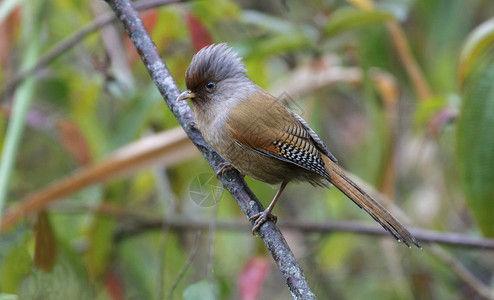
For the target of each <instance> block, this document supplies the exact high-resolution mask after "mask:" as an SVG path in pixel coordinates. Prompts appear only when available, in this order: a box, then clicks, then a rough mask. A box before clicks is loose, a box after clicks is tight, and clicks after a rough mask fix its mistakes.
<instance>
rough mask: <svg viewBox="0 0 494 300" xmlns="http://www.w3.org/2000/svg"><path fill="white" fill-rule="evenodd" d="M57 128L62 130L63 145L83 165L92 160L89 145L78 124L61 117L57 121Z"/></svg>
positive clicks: (61, 139)
mask: <svg viewBox="0 0 494 300" xmlns="http://www.w3.org/2000/svg"><path fill="white" fill-rule="evenodd" d="M57 128H58V131H59V132H60V141H61V143H62V146H63V147H64V148H65V149H66V150H67V151H69V153H70V154H71V155H72V156H73V157H74V158H75V159H76V160H77V162H78V163H79V164H80V165H81V166H84V165H87V164H89V163H90V162H91V152H90V149H89V145H88V144H87V141H86V138H85V137H84V135H83V134H82V132H81V131H80V130H79V128H78V127H77V125H75V124H74V123H71V122H70V121H68V120H64V119H60V120H58V122H57Z"/></svg>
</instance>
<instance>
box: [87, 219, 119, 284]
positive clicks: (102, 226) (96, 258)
mask: <svg viewBox="0 0 494 300" xmlns="http://www.w3.org/2000/svg"><path fill="white" fill-rule="evenodd" d="M114 229H115V221H114V220H113V219H111V218H108V217H97V218H96V219H95V222H94V224H93V226H92V228H91V229H90V232H89V242H90V246H89V249H88V251H87V252H86V263H87V268H88V271H89V274H90V275H91V276H92V278H99V277H100V276H101V275H103V273H104V272H105V271H106V268H107V266H108V264H109V257H110V253H111V251H112V245H113V244H112V243H113V232H114Z"/></svg>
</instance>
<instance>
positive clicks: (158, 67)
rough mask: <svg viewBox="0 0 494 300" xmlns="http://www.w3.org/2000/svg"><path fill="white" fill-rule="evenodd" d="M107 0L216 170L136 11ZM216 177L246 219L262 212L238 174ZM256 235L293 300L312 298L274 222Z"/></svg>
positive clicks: (124, 2) (214, 157) (125, 2)
mask: <svg viewBox="0 0 494 300" xmlns="http://www.w3.org/2000/svg"><path fill="white" fill-rule="evenodd" d="M107 2H108V3H109V4H110V6H111V8H112V9H113V10H114V12H115V14H116V15H117V17H118V18H119V20H120V21H121V22H122V24H123V26H124V28H125V31H126V32H127V34H128V35H129V37H130V40H131V41H132V43H133V44H134V46H135V47H136V49H137V52H138V53H139V55H140V57H141V59H142V61H143V63H144V65H145V66H146V69H147V70H148V72H149V75H151V78H152V79H153V81H154V83H155V84H156V86H157V87H158V90H159V91H160V93H161V95H162V96H163V98H164V99H165V102H166V104H167V106H168V107H169V108H170V109H171V111H172V112H173V114H174V116H175V118H176V119H177V121H178V122H179V123H180V125H181V126H182V127H183V128H184V130H185V132H186V133H187V135H188V136H189V138H190V139H191V140H192V142H193V143H194V144H195V145H196V147H197V148H198V149H199V151H200V152H201V154H202V155H203V156H204V158H206V160H207V161H208V163H209V164H210V165H211V167H212V168H213V169H214V170H215V172H216V173H217V172H218V170H219V168H218V166H219V164H220V163H222V162H224V160H223V159H222V158H221V157H220V156H219V155H218V154H217V153H216V152H215V151H214V150H213V149H211V148H210V147H209V145H207V143H206V142H205V141H204V139H203V137H202V135H201V133H200V132H199V130H197V128H195V127H194V126H193V124H194V116H193V113H192V110H191V109H190V107H189V106H188V105H187V103H185V102H182V103H177V102H175V99H176V98H177V97H178V95H179V89H178V87H177V85H176V83H175V81H174V80H173V78H172V76H171V75H170V72H169V71H168V69H167V67H166V65H165V64H164V63H163V62H162V61H161V59H160V56H159V53H158V50H157V49H156V46H155V45H154V43H153V41H152V40H151V37H150V36H149V34H148V32H147V31H146V29H145V28H144V25H143V23H142V20H141V19H140V18H139V14H138V12H137V11H136V10H135V9H134V8H133V7H132V3H131V1H130V0H108V1H107ZM220 179H221V182H222V183H223V186H224V187H225V189H226V190H227V191H229V192H230V194H232V196H233V198H234V199H235V201H236V202H237V203H238V205H239V206H240V208H241V209H242V211H243V212H244V213H245V215H246V216H247V217H248V218H249V217H251V216H253V215H255V214H257V213H259V212H261V211H263V207H262V205H261V203H260V202H259V200H257V198H256V197H255V195H254V194H253V193H252V191H251V190H250V189H249V188H248V186H247V184H246V183H245V181H244V180H243V178H242V177H241V176H240V173H238V172H237V171H230V172H225V174H222V175H221V176H220ZM259 235H260V237H261V238H262V240H263V242H264V244H266V247H267V248H268V250H269V252H270V253H271V255H272V256H273V258H274V260H275V261H276V263H277V264H278V267H279V269H280V271H281V272H282V273H283V276H284V277H285V280H286V283H287V285H288V287H289V288H290V291H291V292H292V295H293V297H294V298H295V299H316V297H315V295H314V293H313V292H312V290H311V289H310V287H309V284H308V283H307V280H306V279H305V275H304V273H303V271H302V269H301V268H300V266H299V264H298V262H297V261H296V259H295V256H294V255H293V253H292V251H291V250H290V248H289V247H288V244H287V243H286V241H285V239H284V237H283V235H282V234H281V232H280V231H279V229H278V228H277V227H276V226H275V225H274V223H272V222H271V221H269V222H267V223H265V225H263V226H261V228H260V229H259Z"/></svg>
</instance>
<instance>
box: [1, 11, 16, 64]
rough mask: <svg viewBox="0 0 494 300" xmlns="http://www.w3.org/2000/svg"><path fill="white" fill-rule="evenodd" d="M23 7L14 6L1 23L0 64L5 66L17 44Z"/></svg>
mask: <svg viewBox="0 0 494 300" xmlns="http://www.w3.org/2000/svg"><path fill="white" fill-rule="evenodd" d="M20 16H21V9H20V7H17V8H14V9H13V10H12V12H11V13H10V15H9V16H8V17H6V18H5V19H4V21H3V22H1V23H0V65H2V66H4V65H5V64H6V63H7V60H8V59H9V57H10V52H11V50H12V48H13V47H14V45H15V37H16V36H17V33H18V32H19V29H20V28H21V26H20V25H19V23H20Z"/></svg>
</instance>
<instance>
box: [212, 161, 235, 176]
mask: <svg viewBox="0 0 494 300" xmlns="http://www.w3.org/2000/svg"><path fill="white" fill-rule="evenodd" d="M231 170H235V167H234V166H233V165H232V164H231V163H229V162H223V163H221V164H219V165H218V173H216V178H218V179H220V177H221V176H223V174H225V173H226V172H228V171H231Z"/></svg>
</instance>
